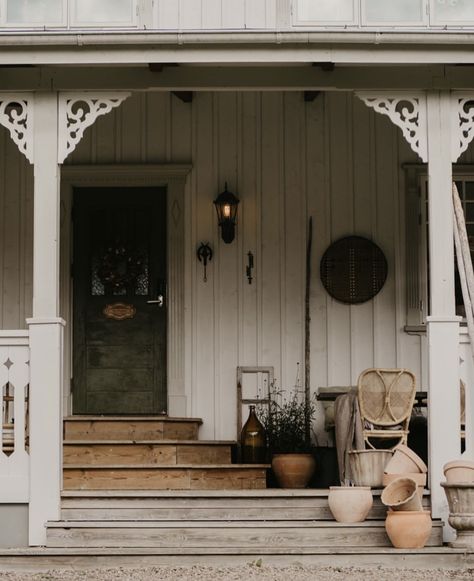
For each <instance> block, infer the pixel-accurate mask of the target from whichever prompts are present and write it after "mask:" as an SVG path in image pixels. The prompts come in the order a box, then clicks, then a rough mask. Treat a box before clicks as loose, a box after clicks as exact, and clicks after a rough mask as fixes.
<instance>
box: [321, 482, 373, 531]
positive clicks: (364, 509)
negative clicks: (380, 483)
mask: <svg viewBox="0 0 474 581" xmlns="http://www.w3.org/2000/svg"><path fill="white" fill-rule="evenodd" d="M328 503H329V508H330V510H331V513H332V515H333V517H334V518H335V519H336V520H337V522H342V523H354V522H363V521H364V520H365V519H366V518H367V515H368V514H369V511H370V509H371V508H372V504H373V498H372V493H371V491H370V488H369V487H368V486H331V487H330V489H329V496H328Z"/></svg>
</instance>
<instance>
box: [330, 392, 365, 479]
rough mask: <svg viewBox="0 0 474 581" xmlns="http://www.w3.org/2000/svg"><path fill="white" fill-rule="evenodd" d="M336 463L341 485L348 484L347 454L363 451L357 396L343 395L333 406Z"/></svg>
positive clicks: (349, 475)
mask: <svg viewBox="0 0 474 581" xmlns="http://www.w3.org/2000/svg"><path fill="white" fill-rule="evenodd" d="M334 416H335V431H336V450H337V462H338V465H339V478H340V481H341V484H342V485H343V486H344V485H347V484H350V481H351V479H352V475H351V472H350V467H349V452H350V451H351V450H364V448H365V445H364V436H363V431H362V420H361V417H360V411H359V402H358V401H357V394H355V393H345V394H344V395H340V396H338V397H337V398H336V402H335V405H334Z"/></svg>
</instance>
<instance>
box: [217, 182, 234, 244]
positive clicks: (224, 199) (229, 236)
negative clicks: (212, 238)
mask: <svg viewBox="0 0 474 581" xmlns="http://www.w3.org/2000/svg"><path fill="white" fill-rule="evenodd" d="M214 205H215V206H216V211H217V220H218V222H219V226H220V228H221V236H222V240H223V241H224V242H225V243H226V244H230V243H231V242H232V240H233V239H234V236H235V224H236V221H237V206H238V205H239V198H237V196H235V195H234V194H233V193H232V192H228V191H227V182H226V183H225V189H224V191H223V192H222V194H219V195H218V196H217V198H216V199H215V200H214Z"/></svg>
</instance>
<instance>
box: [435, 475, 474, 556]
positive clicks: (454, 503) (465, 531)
mask: <svg viewBox="0 0 474 581" xmlns="http://www.w3.org/2000/svg"><path fill="white" fill-rule="evenodd" d="M441 486H442V487H443V488H444V492H445V493H446V498H447V499H448V504H449V519H448V522H449V524H450V525H451V526H452V527H453V529H456V540H455V541H453V542H452V543H450V545H451V546H452V547H456V548H461V549H462V548H468V549H471V550H474V483H473V484H471V483H462V482H459V483H453V484H450V483H448V482H442V483H441Z"/></svg>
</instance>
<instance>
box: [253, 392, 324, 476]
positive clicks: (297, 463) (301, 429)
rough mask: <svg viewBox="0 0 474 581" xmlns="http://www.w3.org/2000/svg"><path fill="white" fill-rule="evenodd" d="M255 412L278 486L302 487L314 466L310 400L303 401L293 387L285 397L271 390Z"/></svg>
mask: <svg viewBox="0 0 474 581" xmlns="http://www.w3.org/2000/svg"><path fill="white" fill-rule="evenodd" d="M277 400H279V401H277ZM258 415H259V418H260V421H261V422H262V424H263V426H264V428H265V432H266V435H267V445H268V449H269V452H270V454H271V456H272V469H273V472H274V474H275V477H276V479H277V481H278V484H279V485H280V486H281V487H282V488H305V487H306V486H307V484H308V482H309V480H310V479H311V476H312V475H313V472H314V470H315V467H316V464H315V461H314V457H313V454H312V445H311V441H310V438H308V432H309V427H310V426H311V422H312V420H313V418H314V415H315V406H314V404H313V403H312V402H309V403H308V402H306V401H305V400H304V397H301V394H300V393H299V391H298V390H297V389H295V390H294V391H293V392H292V394H291V395H290V397H288V398H286V397H285V396H284V394H283V392H278V393H274V394H272V396H271V398H270V401H269V403H268V406H266V407H263V406H259V410H258Z"/></svg>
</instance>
